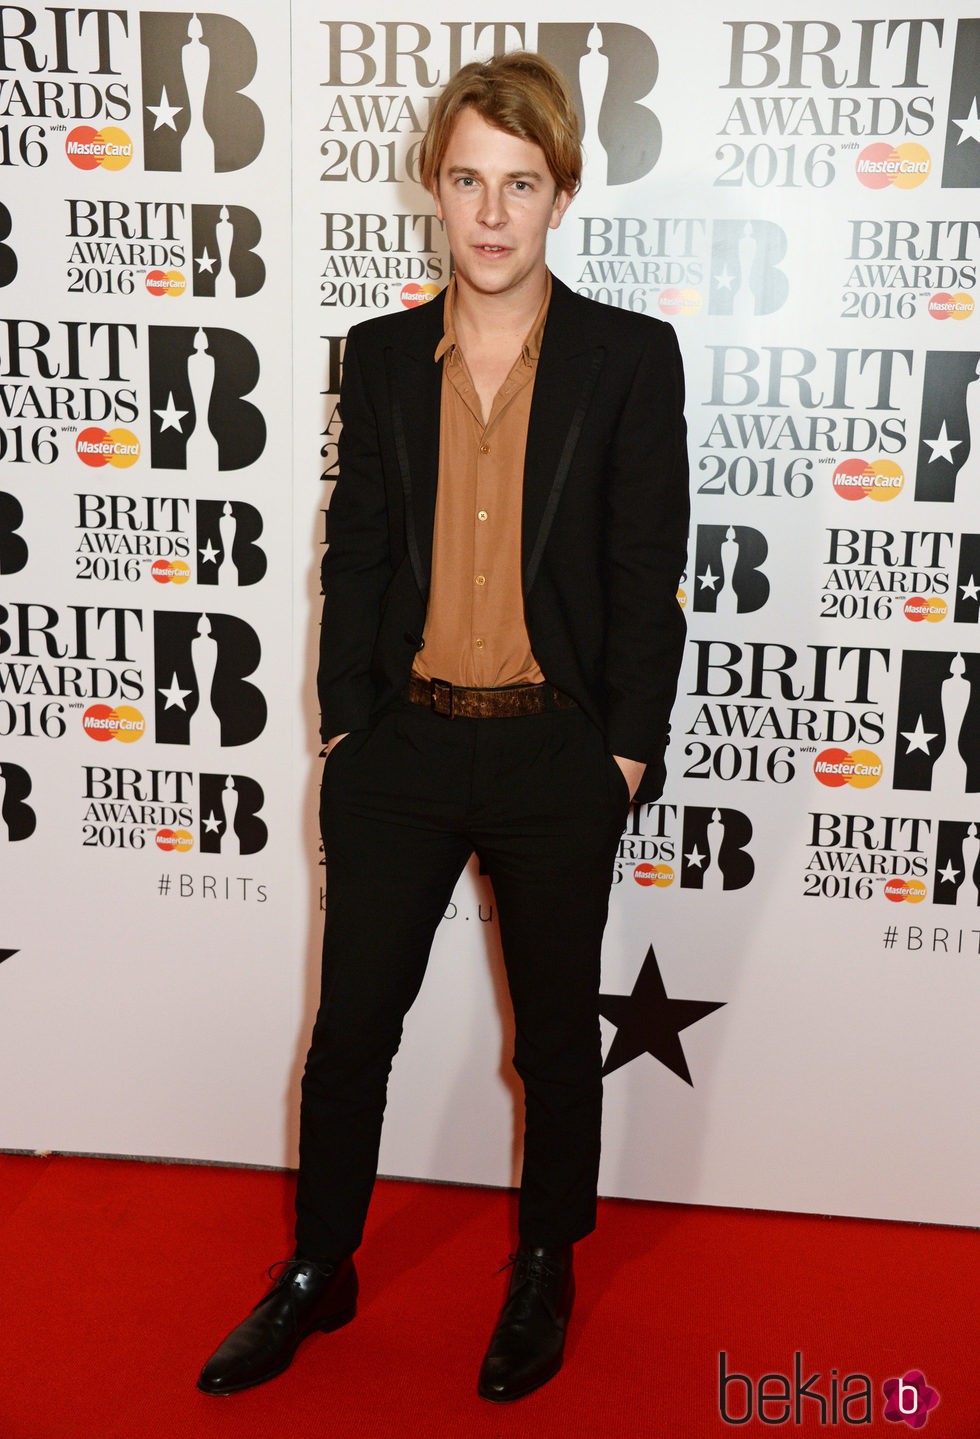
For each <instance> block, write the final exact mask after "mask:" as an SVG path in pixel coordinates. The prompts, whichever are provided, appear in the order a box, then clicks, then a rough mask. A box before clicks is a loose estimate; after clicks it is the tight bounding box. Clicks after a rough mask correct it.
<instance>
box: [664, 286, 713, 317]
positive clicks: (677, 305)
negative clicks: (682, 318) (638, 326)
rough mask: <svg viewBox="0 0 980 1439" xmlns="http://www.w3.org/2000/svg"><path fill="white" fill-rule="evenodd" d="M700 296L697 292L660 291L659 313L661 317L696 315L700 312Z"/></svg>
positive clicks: (689, 290) (687, 290) (688, 290)
mask: <svg viewBox="0 0 980 1439" xmlns="http://www.w3.org/2000/svg"><path fill="white" fill-rule="evenodd" d="M701 303H702V301H701V296H700V294H699V293H698V291H697V290H691V289H686V290H661V291H660V299H659V301H658V304H659V305H660V312H661V314H663V315H697V314H699V313H700V310H701Z"/></svg>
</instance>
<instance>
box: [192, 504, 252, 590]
mask: <svg viewBox="0 0 980 1439" xmlns="http://www.w3.org/2000/svg"><path fill="white" fill-rule="evenodd" d="M195 508H196V514H197V546H198V548H197V582H198V584H199V585H217V586H219V587H220V588H222V589H240V588H242V587H243V586H245V585H256V584H258V582H259V581H260V580H261V579H263V578H264V576H265V572H266V566H267V561H266V556H265V551H264V550H263V549H262V548H261V547H260V546H259V545H258V544H257V543H256V541H257V540H258V538H259V536H260V535H261V533H262V516H261V515H260V514H259V512H258V510H257V509H256V508H255V506H254V505H249V504H246V503H245V502H244V501H242V500H224V501H222V500H198V502H197V505H196V507H195Z"/></svg>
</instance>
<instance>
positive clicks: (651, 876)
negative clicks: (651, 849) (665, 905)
mask: <svg viewBox="0 0 980 1439" xmlns="http://www.w3.org/2000/svg"><path fill="white" fill-rule="evenodd" d="M633 878H634V879H635V880H636V882H637V884H642V885H643V886H644V888H645V889H648V888H649V887H650V885H656V887H657V889H666V888H667V886H668V885H669V884H673V883H674V871H673V870H672V869H671V867H670V865H669V864H649V863H648V862H647V861H644V862H643V863H642V864H638V865H637V866H636V868H635V869H634V870H633Z"/></svg>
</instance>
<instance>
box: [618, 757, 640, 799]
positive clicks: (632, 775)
mask: <svg viewBox="0 0 980 1439" xmlns="http://www.w3.org/2000/svg"><path fill="white" fill-rule="evenodd" d="M613 759H614V760H615V761H616V763H617V764H618V765H619V767H620V769H621V770H622V771H623V778H624V779H625V781H626V783H627V785H628V786H629V792H630V800H632V798H633V796H634V795H635V794H636V791H637V790H638V789H639V788H640V780H641V779H642V778H643V776H644V774H645V773H646V765H645V764H643V763H642V762H641V761H640V760H638V759H624V758H623V756H622V755H621V754H614V755H613Z"/></svg>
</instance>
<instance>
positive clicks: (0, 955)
mask: <svg viewBox="0 0 980 1439" xmlns="http://www.w3.org/2000/svg"><path fill="white" fill-rule="evenodd" d="M17 953H18V951H17V950H16V949H0V964H3V962H4V960H5V959H9V958H10V956H11V955H12V954H17Z"/></svg>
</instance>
